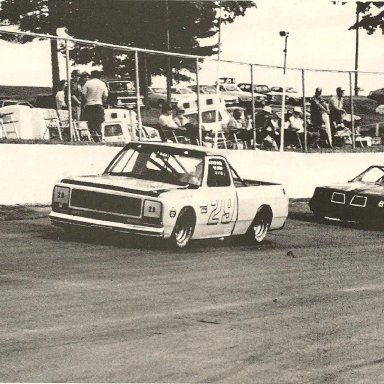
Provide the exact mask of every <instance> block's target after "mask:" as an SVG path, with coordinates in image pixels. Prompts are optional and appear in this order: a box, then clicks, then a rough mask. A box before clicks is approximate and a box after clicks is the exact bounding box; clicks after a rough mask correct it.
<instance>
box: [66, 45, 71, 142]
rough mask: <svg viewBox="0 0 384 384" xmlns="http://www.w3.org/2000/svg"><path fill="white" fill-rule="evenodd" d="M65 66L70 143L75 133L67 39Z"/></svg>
mask: <svg viewBox="0 0 384 384" xmlns="http://www.w3.org/2000/svg"><path fill="white" fill-rule="evenodd" d="M65 65H66V72H67V84H68V85H67V86H68V100H66V101H68V120H69V138H70V141H71V142H72V141H73V131H72V126H73V124H72V94H71V73H70V72H71V69H70V63H69V47H68V39H65Z"/></svg>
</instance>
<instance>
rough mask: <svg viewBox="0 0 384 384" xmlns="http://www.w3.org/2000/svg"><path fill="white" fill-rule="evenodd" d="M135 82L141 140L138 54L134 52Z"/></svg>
mask: <svg viewBox="0 0 384 384" xmlns="http://www.w3.org/2000/svg"><path fill="white" fill-rule="evenodd" d="M135 80H136V105H137V124H138V128H139V140H140V138H141V130H142V123H141V110H140V79H139V54H138V52H137V51H135Z"/></svg>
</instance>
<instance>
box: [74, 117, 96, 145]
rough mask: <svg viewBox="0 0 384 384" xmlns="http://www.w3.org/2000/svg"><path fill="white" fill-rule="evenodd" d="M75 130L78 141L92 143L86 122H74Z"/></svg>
mask: <svg viewBox="0 0 384 384" xmlns="http://www.w3.org/2000/svg"><path fill="white" fill-rule="evenodd" d="M73 124H74V125H75V129H76V131H77V136H78V138H79V140H80V141H83V139H84V138H86V139H87V140H88V141H93V138H92V135H91V132H90V131H89V128H88V123H87V122H86V121H74V123H73Z"/></svg>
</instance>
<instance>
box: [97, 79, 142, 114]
mask: <svg viewBox="0 0 384 384" xmlns="http://www.w3.org/2000/svg"><path fill="white" fill-rule="evenodd" d="M105 82H106V84H107V87H108V100H107V104H108V107H109V108H124V109H132V108H135V109H136V108H137V95H136V87H135V83H134V82H133V81H132V80H106V81H105ZM139 105H140V108H142V107H144V102H143V96H140V103H139Z"/></svg>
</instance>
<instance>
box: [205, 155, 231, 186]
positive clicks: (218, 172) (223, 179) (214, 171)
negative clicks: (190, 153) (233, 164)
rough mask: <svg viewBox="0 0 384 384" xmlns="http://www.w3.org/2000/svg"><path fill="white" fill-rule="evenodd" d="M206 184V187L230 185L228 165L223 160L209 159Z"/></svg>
mask: <svg viewBox="0 0 384 384" xmlns="http://www.w3.org/2000/svg"><path fill="white" fill-rule="evenodd" d="M207 185H208V187H228V186H230V185H231V177H230V175H229V172H228V167H227V164H226V163H225V162H224V161H223V160H219V159H211V160H209V163H208V178H207Z"/></svg>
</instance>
